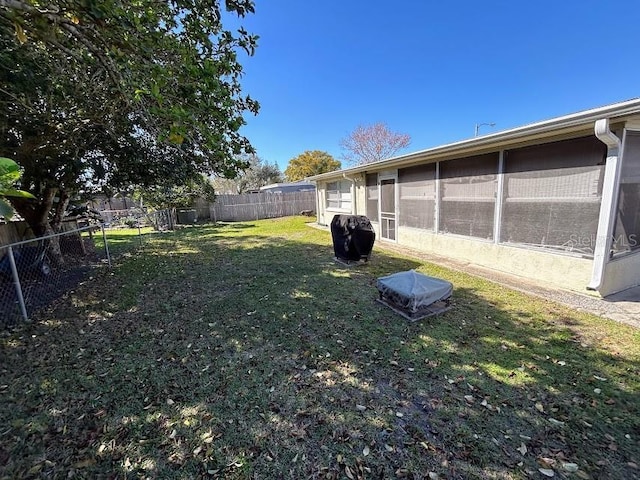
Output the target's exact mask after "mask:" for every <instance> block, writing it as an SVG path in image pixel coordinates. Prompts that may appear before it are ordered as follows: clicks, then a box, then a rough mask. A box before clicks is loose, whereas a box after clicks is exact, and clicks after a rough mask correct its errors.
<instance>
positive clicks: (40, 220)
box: [10, 187, 64, 265]
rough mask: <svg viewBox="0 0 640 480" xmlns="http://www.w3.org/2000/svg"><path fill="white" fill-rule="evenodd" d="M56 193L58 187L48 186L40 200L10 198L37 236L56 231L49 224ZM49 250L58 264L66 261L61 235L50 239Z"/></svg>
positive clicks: (51, 233)
mask: <svg viewBox="0 0 640 480" xmlns="http://www.w3.org/2000/svg"><path fill="white" fill-rule="evenodd" d="M56 193H58V189H57V188H54V187H47V188H45V189H44V192H43V193H42V196H41V198H40V199H38V200H32V199H28V198H18V197H11V198H10V201H11V204H12V205H13V208H15V209H16V212H18V213H19V214H20V216H21V217H22V218H24V219H25V221H26V222H27V223H28V224H29V227H31V231H33V234H34V235H35V236H36V237H44V236H46V235H53V234H54V233H55V232H54V231H53V229H52V228H51V225H50V224H49V212H50V211H51V208H52V207H53V199H54V198H55V196H56ZM49 252H50V253H51V256H52V260H53V261H54V263H55V264H56V265H61V264H63V263H64V259H63V257H62V252H61V251H60V241H59V237H53V238H52V239H51V240H50V241H49Z"/></svg>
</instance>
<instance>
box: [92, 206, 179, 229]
mask: <svg viewBox="0 0 640 480" xmlns="http://www.w3.org/2000/svg"><path fill="white" fill-rule="evenodd" d="M100 216H101V217H102V221H103V222H104V224H105V226H106V227H108V228H127V227H129V228H142V227H153V228H154V229H155V230H167V229H168V230H172V229H173V227H174V225H175V224H176V221H177V219H176V210H175V208H172V209H165V210H156V211H153V212H149V211H146V210H145V209H142V208H130V209H127V210H102V211H101V212H100Z"/></svg>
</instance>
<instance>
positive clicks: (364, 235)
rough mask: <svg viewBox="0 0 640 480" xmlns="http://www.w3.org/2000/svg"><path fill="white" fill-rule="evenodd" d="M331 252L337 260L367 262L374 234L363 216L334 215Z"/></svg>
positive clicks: (369, 223)
mask: <svg viewBox="0 0 640 480" xmlns="http://www.w3.org/2000/svg"><path fill="white" fill-rule="evenodd" d="M331 236H332V238H333V251H334V252H335V254H336V258H337V259H338V260H343V261H347V262H350V261H355V262H357V261H359V260H364V261H365V262H367V261H368V260H369V258H370V257H371V250H373V243H374V242H375V239H376V234H375V232H374V231H373V227H372V226H371V222H370V221H369V219H368V218H367V217H365V216H364V215H336V216H334V217H333V220H332V221H331Z"/></svg>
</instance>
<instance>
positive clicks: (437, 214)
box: [433, 162, 440, 233]
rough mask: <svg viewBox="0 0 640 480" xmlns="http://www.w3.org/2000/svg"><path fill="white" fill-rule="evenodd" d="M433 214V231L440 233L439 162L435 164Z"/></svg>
mask: <svg viewBox="0 0 640 480" xmlns="http://www.w3.org/2000/svg"><path fill="white" fill-rule="evenodd" d="M435 200H436V201H435V209H436V211H435V213H434V215H433V231H434V232H435V233H438V232H439V231H440V162H436V198H435Z"/></svg>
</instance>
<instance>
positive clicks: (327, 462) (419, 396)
mask: <svg viewBox="0 0 640 480" xmlns="http://www.w3.org/2000/svg"><path fill="white" fill-rule="evenodd" d="M256 225H258V226H259V227H260V226H261V225H268V224H266V223H261V222H256ZM259 227H254V228H253V229H250V228H246V229H245V228H242V229H236V228H234V227H233V226H230V227H226V226H215V227H214V226H206V227H202V228H189V229H185V230H183V231H181V232H178V233H176V234H171V235H165V236H159V237H154V239H153V241H152V242H150V243H149V245H147V247H146V248H145V255H140V256H137V257H135V258H130V259H128V260H127V261H126V262H124V263H122V264H121V265H120V266H119V268H118V270H116V272H115V275H114V276H113V277H108V276H107V277H105V278H104V281H103V282H101V284H100V285H96V287H98V288H93V289H90V288H87V290H85V291H83V292H80V293H79V294H78V295H77V296H76V298H75V299H74V300H73V302H74V303H73V304H71V303H70V304H68V305H66V306H62V307H61V308H60V309H59V310H58V311H57V312H55V313H54V315H52V316H51V318H48V319H44V320H43V321H42V322H41V323H39V324H37V325H33V326H29V327H25V329H24V330H23V331H22V332H16V333H15V334H14V335H12V336H7V337H6V338H4V339H3V344H2V345H3V346H2V350H1V358H0V364H1V365H2V378H3V380H2V384H3V385H1V386H0V388H1V390H0V394H2V398H3V402H2V407H0V408H1V409H2V418H5V419H7V421H6V425H7V428H6V429H4V430H3V432H0V434H1V435H2V442H1V446H0V464H1V465H3V468H4V473H5V475H7V476H9V477H11V476H26V477H28V476H29V475H31V476H33V477H36V476H63V475H64V476H66V475H69V472H72V475H73V474H75V475H80V476H83V477H96V476H109V475H114V476H117V477H121V476H125V475H127V476H141V477H161V478H193V477H198V476H205V475H209V476H211V477H213V478H216V477H217V478H344V477H345V476H346V477H353V478H391V477H402V478H424V477H425V476H426V475H427V473H428V472H437V473H439V474H440V475H442V476H444V477H446V478H474V477H475V478H491V477H495V478H526V477H528V476H531V475H540V474H539V472H538V468H550V469H554V470H555V471H556V474H557V475H558V476H561V477H562V476H564V475H565V474H567V473H566V470H564V469H563V467H562V465H563V464H565V463H566V464H574V463H575V464H576V465H577V466H578V467H579V469H580V471H581V472H583V474H584V475H586V476H589V475H591V476H592V477H594V478H620V479H622V478H625V479H626V478H634V475H636V476H637V470H635V469H634V467H633V462H634V459H637V458H638V453H639V452H638V447H637V439H636V438H635V435H637V431H638V430H639V429H640V422H639V420H638V419H639V417H640V412H639V411H638V409H639V407H638V401H637V394H636V393H634V391H637V388H638V376H639V373H640V372H639V370H640V366H639V364H638V361H637V357H633V356H627V355H626V354H625V352H624V351H621V352H619V354H614V353H612V352H611V351H607V350H605V349H604V348H600V347H599V346H598V345H596V344H590V343H589V341H588V340H587V339H585V338H582V337H581V336H580V329H579V328H578V327H577V326H576V325H579V324H582V323H583V322H584V321H585V320H584V318H583V317H578V316H576V317H573V316H572V315H574V314H573V313H572V312H571V311H569V310H566V309H563V308H561V307H558V306H555V305H553V304H545V303H540V302H537V301H535V300H532V299H530V298H528V297H526V296H524V295H521V294H519V293H516V292H511V291H508V290H504V289H502V288H501V287H499V286H496V285H492V284H489V283H487V282H483V281H480V280H477V279H474V278H472V277H468V276H465V275H463V274H460V273H456V272H451V271H448V270H444V269H439V268H437V267H435V266H425V265H422V264H419V263H417V262H414V261H411V260H407V259H403V258H398V257H393V256H389V255H384V254H379V253H377V252H376V253H374V257H373V259H372V261H371V262H370V263H369V264H366V265H361V266H359V267H355V268H344V267H342V266H340V265H338V264H336V263H335V262H333V260H332V249H331V245H330V240H329V236H328V234H326V232H317V231H314V232H308V231H306V230H295V231H293V232H286V231H281V230H280V229H278V228H273V229H270V230H268V231H266V232H265V231H260V230H259ZM276 227H277V226H276ZM274 231H275V232H277V235H275V236H274V233H273V232H274ZM410 268H417V269H420V270H421V271H423V272H424V273H427V274H431V275H435V276H440V277H442V278H446V279H448V280H451V281H453V283H454V285H455V286H456V288H455V291H454V309H453V310H451V311H449V312H447V313H445V314H444V315H441V316H438V317H432V318H430V319H428V320H426V321H423V322H418V323H407V322H406V321H405V320H403V319H402V318H401V317H399V316H397V315H395V314H394V313H393V312H391V311H390V310H388V309H386V308H385V307H383V306H381V305H379V304H378V303H376V302H375V301H374V300H375V298H376V290H375V280H376V278H377V277H378V276H381V275H385V274H389V273H393V272H396V271H401V270H407V269H410ZM575 315H578V314H575ZM609 350H611V349H609ZM625 435H629V438H626V437H625ZM523 447H524V448H523ZM563 472H565V473H563Z"/></svg>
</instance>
